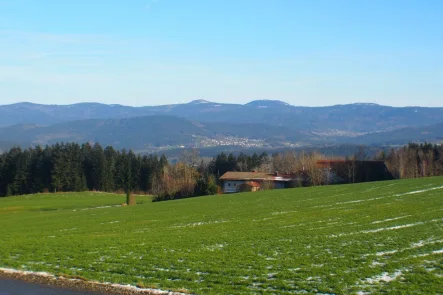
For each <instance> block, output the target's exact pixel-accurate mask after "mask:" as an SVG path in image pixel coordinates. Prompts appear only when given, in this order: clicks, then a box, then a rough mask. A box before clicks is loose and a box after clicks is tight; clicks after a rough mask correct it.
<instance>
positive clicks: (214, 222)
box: [172, 220, 227, 228]
mask: <svg viewBox="0 0 443 295" xmlns="http://www.w3.org/2000/svg"><path fill="white" fill-rule="evenodd" d="M225 222H227V221H226V220H215V221H199V222H192V223H187V224H181V225H175V226H172V228H182V227H196V226H201V225H207V224H217V223H225Z"/></svg>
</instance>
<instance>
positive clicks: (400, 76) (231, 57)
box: [0, 0, 443, 106]
mask: <svg viewBox="0 0 443 295" xmlns="http://www.w3.org/2000/svg"><path fill="white" fill-rule="evenodd" d="M442 15H443V1H441V0H435V1H432V0H428V1H426V0H424V1H419V0H416V1H411V0H401V1H396V0H382V1H379V0H352V1H347V0H346V1H345V0H336V1H334V0H329V1H326V0H324V1H322V0H304V1H298V0H266V1H265V0H255V1H250V0H223V1H221V0H145V1H141V0H133V1H131V0H127V1H122V0H120V1H112V0H108V1H101V0H93V1H92V0H88V1H83V0H77V1H72V0H66V1H60V0H57V1H52V0H41V1H35V0H0V104H9V103H15V102H20V101H30V102H36V103H45V104H49V103H51V104H70V103H76V102H84V101H94V102H103V103H112V104H114V103H117V104H124V105H135V106H141V105H160V104H170V103H181V102H188V101H191V100H194V99H206V100H210V101H217V102H231V103H246V102H249V101H251V100H256V99H278V100H283V101H286V102H288V103H290V104H293V105H305V106H319V105H332V104H344V103H352V102H373V103H379V104H385V105H393V106H404V105H421V106H443V17H442Z"/></svg>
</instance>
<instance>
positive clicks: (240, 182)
mask: <svg viewBox="0 0 443 295" xmlns="http://www.w3.org/2000/svg"><path fill="white" fill-rule="evenodd" d="M220 180H221V181H222V183H223V192H224V193H236V192H239V191H242V187H244V186H249V187H250V188H251V190H252V191H258V190H261V189H263V188H264V187H265V186H271V187H272V188H275V189H280V188H288V187H291V186H292V185H293V183H294V182H297V181H302V179H301V178H300V177H299V176H295V175H287V174H284V175H283V174H279V173H273V174H271V173H261V172H231V171H230V172H226V173H225V174H223V175H222V176H221V177H220Z"/></svg>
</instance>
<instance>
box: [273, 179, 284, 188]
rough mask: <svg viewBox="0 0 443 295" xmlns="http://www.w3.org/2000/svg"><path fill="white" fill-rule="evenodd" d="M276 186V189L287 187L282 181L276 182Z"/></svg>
mask: <svg viewBox="0 0 443 295" xmlns="http://www.w3.org/2000/svg"><path fill="white" fill-rule="evenodd" d="M274 188H275V189H280V188H285V183H284V182H280V181H276V182H274Z"/></svg>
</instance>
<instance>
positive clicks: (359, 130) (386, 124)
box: [0, 99, 443, 146]
mask: <svg viewBox="0 0 443 295" xmlns="http://www.w3.org/2000/svg"><path fill="white" fill-rule="evenodd" d="M165 115H167V116H170V118H174V117H175V118H181V119H185V120H187V122H188V121H190V122H198V124H200V125H206V124H211V128H210V130H212V131H214V130H219V131H220V130H223V132H225V131H226V130H227V129H223V128H224V127H228V126H229V132H227V133H226V134H225V135H226V136H236V135H240V134H241V136H242V137H247V138H250V139H254V138H257V137H260V136H261V139H266V138H263V136H264V134H266V136H267V138H269V139H271V138H272V140H273V141H278V142H279V144H281V145H285V144H286V145H288V146H291V144H325V143H328V144H329V143H331V142H332V143H351V142H352V143H354V142H355V143H366V144H372V143H380V142H390V140H389V139H390V138H391V139H394V138H395V139H398V140H397V141H396V142H405V141H406V142H407V141H408V140H417V138H418V139H431V140H437V139H436V138H438V137H441V136H443V135H442V134H440V133H439V132H436V131H432V132H431V133H429V132H428V131H424V132H428V133H425V134H424V135H423V136H417V134H418V133H419V132H420V128H421V127H425V126H431V125H435V124H440V123H441V122H443V108H428V107H425V108H424V107H390V106H383V105H378V104H374V103H353V104H344V105H333V106H323V107H303V106H292V105H289V104H288V103H286V102H283V101H280V100H270V99H262V100H254V101H251V102H249V103H247V104H244V105H243V104H228V103H217V102H211V101H208V100H205V99H197V100H193V101H190V102H188V103H182V104H172V105H160V106H144V107H131V106H124V105H120V104H112V105H106V104H101V103H87V102H86V103H78V104H71V105H43V104H33V103H29V102H24V103H16V104H12V105H3V106H0V127H8V126H10V127H11V128H12V127H13V126H17V125H18V126H20V125H28V126H30V125H34V126H37V127H44V126H46V127H48V126H53V125H57V126H58V127H57V132H58V133H57V136H58V137H57V138H59V139H60V140H61V139H62V137H63V136H67V137H66V138H69V136H68V135H69V134H70V133H69V132H70V130H71V129H72V128H75V126H74V125H75V124H77V125H78V124H80V125H81V123H80V122H83V121H88V120H115V121H116V122H120V123H122V122H124V121H122V120H129V119H131V118H142V117H144V118H145V117H149V116H165ZM170 121H171V122H172V121H174V120H173V119H170ZM70 122H75V123H70ZM134 122H135V121H134ZM140 122H143V124H151V123H149V122H150V121H149V120H147V119H145V120H142V121H140ZM161 122H162V125H159V126H158V129H159V130H161V132H165V133H169V134H170V135H171V136H172V135H173V134H176V133H175V132H176V131H177V130H179V127H180V124H179V123H177V122H179V121H174V122H176V123H177V124H171V125H168V124H167V123H168V120H162V121H161ZM88 124H89V123H88ZM131 124H132V123H131ZM134 124H135V123H134ZM183 124H185V123H183ZM60 126H64V127H63V128H66V129H63V128H61V127H60ZM86 126H87V127H86ZM164 126H169V127H168V128H170V130H168V129H167V128H164ZM259 126H260V127H259ZM266 127H268V128H270V129H272V128H277V129H272V130H274V132H275V134H272V133H263V128H266ZM14 128H17V127H14ZM26 128H28V129H26V130H29V127H26ZM60 128H61V129H60ZM85 128H90V125H85ZM257 128H260V129H257ZM278 128H282V129H278ZM403 128H418V129H417V130H409V131H407V130H406V131H401V132H402V135H401V136H400V135H398V136H397V135H394V134H393V133H389V132H396V130H402V129H403ZM8 129H9V130H8V132H4V133H3V136H4V137H3V138H2V139H3V140H5V141H14V142H18V141H20V140H21V141H23V140H26V137H20V138H15V139H14V136H15V134H14V133H15V131H13V130H12V129H10V128H9V127H8ZM19 129H20V130H22V131H20V132H18V133H17V134H23V129H25V127H23V126H22V127H20V128H19ZM37 129H38V130H39V131H38V132H43V133H44V132H47V130H49V129H46V131H44V130H40V129H39V128H37ZM435 129H436V128H434V127H433V128H432V130H435ZM100 130H102V129H100ZM132 130H136V131H131V130H127V131H125V132H129V133H130V132H141V133H142V132H145V131H143V130H147V129H146V128H145V129H143V128H139V127H133V128H132ZM282 130H284V131H282ZM212 131H211V132H212ZM26 132H30V131H26ZM82 132H83V131H82ZM146 132H147V131H146ZM151 132H153V131H151ZM214 132H215V131H214ZM399 132H400V131H399ZM197 133H198V134H200V133H201V130H199V131H198V132H197ZM197 133H196V134H197ZM120 134H123V133H120ZM260 134H261V135H260ZM301 134H305V135H308V136H300V135H301ZM274 135H275V136H274ZM293 135H297V136H293ZM431 135H432V136H431ZM60 136H61V137H60ZM79 136H80V135H79ZM158 136H161V133H159V134H158ZM177 136H178V135H177ZM196 136H197V135H196ZM204 136H206V137H208V138H209V137H211V136H212V135H211V134H206V133H205V134H204ZM41 137H44V136H43V135H41ZM80 137H81V136H80ZM87 137H88V136H87ZM46 138H54V134H53V133H52V134H49V135H46ZM85 138H86V137H85ZM88 138H89V137H88ZM290 138H291V140H292V139H294V138H295V139H297V140H296V141H295V142H293V141H289V139H290ZM300 138H303V142H299V141H298V140H299V139H300ZM151 139H152V140H153V138H150V139H149V141H147V142H148V143H150V141H151ZM131 140H132V139H131ZM26 141H27V140H26ZM286 141H287V142H286ZM165 142H169V141H167V140H166V141H165V140H160V144H163V143H165ZM174 142H175V141H174ZM175 143H176V142H175Z"/></svg>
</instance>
